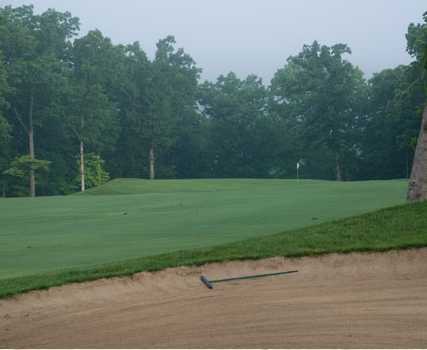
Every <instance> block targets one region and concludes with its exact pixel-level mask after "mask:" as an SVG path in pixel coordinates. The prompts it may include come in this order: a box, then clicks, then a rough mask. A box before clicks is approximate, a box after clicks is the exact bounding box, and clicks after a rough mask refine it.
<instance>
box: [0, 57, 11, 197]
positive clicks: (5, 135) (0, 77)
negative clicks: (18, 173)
mask: <svg viewBox="0 0 427 350" xmlns="http://www.w3.org/2000/svg"><path fill="white" fill-rule="evenodd" d="M7 92H8V86H7V79H6V68H5V66H4V63H3V59H2V55H1V54H0V186H1V195H2V196H5V195H6V183H5V182H4V181H3V179H2V178H3V176H2V175H3V171H5V170H6V166H7V162H8V148H9V147H8V146H9V138H10V126H9V123H8V122H7V120H6V118H4V111H5V109H6V106H7V102H6V94H7Z"/></svg>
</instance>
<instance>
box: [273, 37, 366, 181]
mask: <svg viewBox="0 0 427 350" xmlns="http://www.w3.org/2000/svg"><path fill="white" fill-rule="evenodd" d="M350 53H351V51H350V48H349V47H348V46H347V45H345V44H336V45H333V46H331V47H328V46H325V45H320V44H319V43H318V42H317V41H315V42H313V44H312V45H304V47H303V50H302V51H301V52H300V53H299V54H298V55H297V56H291V57H289V58H288V60H287V64H286V65H285V67H284V68H282V69H279V70H278V71H277V73H276V74H275V76H274V78H273V80H272V86H271V89H272V93H273V96H274V99H273V101H274V102H275V104H277V105H279V106H280V108H277V109H278V110H282V111H283V112H284V114H283V117H284V118H291V119H292V124H293V125H295V127H296V128H297V129H298V130H299V133H300V135H301V136H302V140H301V141H303V142H304V144H305V146H306V148H311V149H315V150H316V149H320V148H325V150H326V151H327V152H329V153H330V154H331V156H332V157H333V159H334V168H335V177H336V179H337V180H342V179H343V178H344V177H345V174H344V173H345V170H344V165H345V163H348V162H346V160H347V159H349V157H351V156H354V155H355V154H356V153H357V152H358V146H357V142H356V140H355V135H357V128H358V122H359V121H360V119H361V118H362V117H363V116H362V111H361V106H362V105H363V104H362V103H361V99H362V98H363V96H364V90H365V82H364V80H363V75H362V72H361V71H360V70H359V69H358V68H356V67H354V66H353V65H352V64H351V63H350V62H348V61H347V60H345V59H344V58H343V56H344V55H345V54H350ZM325 160H326V158H325Z"/></svg>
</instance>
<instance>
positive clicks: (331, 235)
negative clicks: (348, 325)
mask: <svg viewBox="0 0 427 350" xmlns="http://www.w3.org/2000/svg"><path fill="white" fill-rule="evenodd" d="M425 246H427V202H424V203H416V204H405V205H401V206H396V207H391V208H387V209H381V210H378V211H375V212H371V213H368V214H363V215H360V216H354V217H350V218H346V219H341V220H336V221H332V222H327V223H322V224H319V225H315V226H309V227H305V228H301V229H296V230H290V231H285V232H282V233H277V234H273V235H268V236H263V237H259V238H251V239H247V240H244V241H239V242H235V243H229V244H223V245H218V246H214V247H212V248H203V249H193V250H186V251H177V252H173V253H167V254H161V255H155V256H147V257H143V258H138V259H131V260H125V261H120V262H116V263H110V264H103V265H99V266H95V267H91V268H86V269H69V270H61V271H56V272H50V273H43V274H37V275H30V276H23V277H15V278H7V279H0V298H6V297H11V296H13V295H16V294H19V293H24V292H28V291H31V290H41V289H47V288H50V287H54V286H60V285H63V284H67V283H73V282H84V281H91V280H96V279H99V278H110V277H119V276H129V275H132V274H134V273H137V272H142V271H159V270H163V269H165V268H170V267H177V266H199V265H203V264H207V263H213V262H223V261H232V260H250V259H263V258H269V257H274V256H283V257H301V256H310V255H321V254H328V253H350V252H366V251H387V250H395V249H408V248H420V247H425Z"/></svg>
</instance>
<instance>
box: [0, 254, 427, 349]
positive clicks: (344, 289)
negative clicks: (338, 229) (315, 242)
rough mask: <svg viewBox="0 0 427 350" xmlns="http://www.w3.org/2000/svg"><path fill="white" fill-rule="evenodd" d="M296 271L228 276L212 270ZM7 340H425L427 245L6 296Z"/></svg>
mask: <svg viewBox="0 0 427 350" xmlns="http://www.w3.org/2000/svg"><path fill="white" fill-rule="evenodd" d="M293 269H297V270H299V272H298V273H295V274H291V275H285V276H277V277H268V278H263V279H257V280H246V281H239V282H231V283H223V284H217V285H215V288H214V289H213V290H209V289H207V288H206V287H205V286H204V285H203V284H201V283H200V281H199V277H200V274H201V273H203V274H205V275H207V276H208V277H209V278H211V279H213V278H223V277H232V276H240V275H244V274H255V273H268V272H277V271H285V270H293ZM0 347H10V348H105V347H107V348H145V347H150V348H158V347H161V348H169V347H173V348H177V347H178V348H217V347H227V348H230V347H231V348H238V347H243V348H254V347H262V348H265V347H269V348H287V347H292V348H301V347H303V348H312V347H315V348H319V347H329V348H337V347H339V348H348V347H353V348H354V347H356V348H376V347H386V348H402V347H403V348H415V347H416V348H418V347H423V348H425V347H427V249H418V250H405V251H394V252H388V253H369V254H359V253H354V254H347V255H337V254H332V255H326V256H321V257H306V258H299V259H284V258H273V259H266V260H260V261H246V262H229V263H222V264H210V265H206V266H203V267H183V268H176V269H168V270H165V271H161V272H157V273H139V274H136V275H134V276H133V277H131V278H114V279H108V280H107V279H104V280H98V281H94V282H89V283H81V284H70V285H66V286H63V287H57V288H51V289H49V290H47V291H38V292H31V293H27V294H24V295H20V296H18V297H14V298H11V299H3V300H0Z"/></svg>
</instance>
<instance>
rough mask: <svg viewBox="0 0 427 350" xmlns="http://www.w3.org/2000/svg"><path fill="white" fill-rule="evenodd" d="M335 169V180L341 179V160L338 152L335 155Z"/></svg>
mask: <svg viewBox="0 0 427 350" xmlns="http://www.w3.org/2000/svg"><path fill="white" fill-rule="evenodd" d="M335 171H336V175H337V181H342V169H341V161H340V156H339V155H338V154H337V155H336V156H335Z"/></svg>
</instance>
